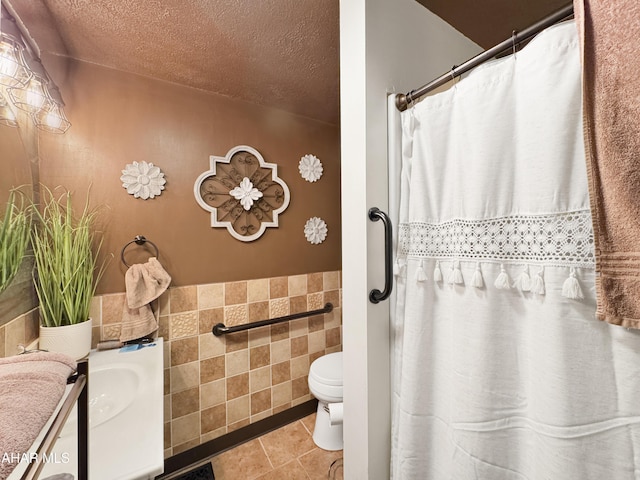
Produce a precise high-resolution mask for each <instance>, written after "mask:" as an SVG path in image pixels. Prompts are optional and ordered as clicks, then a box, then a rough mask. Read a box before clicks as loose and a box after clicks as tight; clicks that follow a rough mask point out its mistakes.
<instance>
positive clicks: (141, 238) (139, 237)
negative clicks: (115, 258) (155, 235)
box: [120, 235, 160, 267]
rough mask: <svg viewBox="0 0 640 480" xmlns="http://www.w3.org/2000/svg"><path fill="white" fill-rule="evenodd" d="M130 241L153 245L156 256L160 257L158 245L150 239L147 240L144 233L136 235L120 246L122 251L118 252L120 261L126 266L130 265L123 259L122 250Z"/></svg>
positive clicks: (137, 243)
mask: <svg viewBox="0 0 640 480" xmlns="http://www.w3.org/2000/svg"><path fill="white" fill-rule="evenodd" d="M132 243H135V244H136V245H144V244H145V243H148V244H149V245H151V246H152V247H153V249H154V250H155V251H156V258H159V257H160V251H159V250H158V247H157V245H156V244H155V243H153V242H152V241H151V240H147V239H146V238H145V237H144V235H136V236H135V238H134V239H133V240H131V241H130V242H129V243H127V244H126V245H125V246H124V247H122V252H120V259H121V260H122V263H124V264H125V265H126V266H127V267H131V265H129V264H128V263H127V262H126V260H125V259H124V251H125V250H126V249H127V247H128V246H129V245H131V244H132Z"/></svg>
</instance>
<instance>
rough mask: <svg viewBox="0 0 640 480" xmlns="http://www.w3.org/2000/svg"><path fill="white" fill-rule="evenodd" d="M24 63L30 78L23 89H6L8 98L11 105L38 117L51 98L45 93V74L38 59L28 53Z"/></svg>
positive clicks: (47, 80)
mask: <svg viewBox="0 0 640 480" xmlns="http://www.w3.org/2000/svg"><path fill="white" fill-rule="evenodd" d="M25 53H26V54H25V55H24V59H25V63H26V65H27V67H28V68H29V69H30V70H31V73H32V75H31V78H30V79H29V82H28V83H27V85H26V86H24V87H13V88H9V89H7V92H9V98H10V99H11V101H12V102H13V104H14V105H15V106H16V107H17V108H19V109H20V110H23V111H25V112H27V113H30V114H32V115H38V114H39V113H40V111H41V110H45V109H47V108H49V104H50V103H51V97H50V96H49V94H48V92H47V84H48V83H49V79H48V78H47V72H46V70H45V69H44V66H43V65H42V62H41V61H40V59H39V58H35V57H34V56H32V55H31V53H29V52H25Z"/></svg>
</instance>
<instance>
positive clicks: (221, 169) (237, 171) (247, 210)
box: [193, 145, 289, 242]
mask: <svg viewBox="0 0 640 480" xmlns="http://www.w3.org/2000/svg"><path fill="white" fill-rule="evenodd" d="M209 162H210V168H209V170H207V171H206V172H204V173H202V174H201V175H200V176H199V177H198V179H197V180H196V183H195V185H194V187H193V191H194V194H195V197H196V201H197V202H198V204H199V205H200V206H201V207H202V208H204V209H205V210H207V211H209V212H211V226H212V227H225V228H226V229H227V230H228V231H229V233H230V234H231V235H232V236H233V237H234V238H236V239H238V240H240V241H242V242H251V241H253V240H256V239H258V238H260V236H261V235H262V234H263V233H264V232H265V230H266V228H267V227H277V226H278V215H280V214H281V213H282V212H284V210H285V209H286V208H287V207H288V206H289V187H287V184H286V183H284V182H283V181H282V179H280V178H279V177H278V166H277V165H276V164H274V163H267V162H265V161H264V159H263V158H262V155H260V153H259V152H258V151H257V150H256V149H255V148H252V147H249V146H246V145H240V146H237V147H234V148H232V149H231V150H229V152H228V153H227V155H226V156H224V157H216V156H214V155H212V156H211V157H209Z"/></svg>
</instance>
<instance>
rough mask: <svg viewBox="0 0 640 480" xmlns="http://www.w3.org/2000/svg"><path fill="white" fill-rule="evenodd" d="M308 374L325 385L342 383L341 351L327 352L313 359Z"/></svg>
mask: <svg viewBox="0 0 640 480" xmlns="http://www.w3.org/2000/svg"><path fill="white" fill-rule="evenodd" d="M309 375H310V376H311V377H313V378H314V379H315V380H316V381H318V382H320V383H323V384H325V385H342V352H336V353H329V354H328V355H323V356H322V357H320V358H317V359H316V360H314V361H313V363H312V364H311V369H310V370H309Z"/></svg>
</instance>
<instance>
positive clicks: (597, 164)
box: [574, 0, 640, 328]
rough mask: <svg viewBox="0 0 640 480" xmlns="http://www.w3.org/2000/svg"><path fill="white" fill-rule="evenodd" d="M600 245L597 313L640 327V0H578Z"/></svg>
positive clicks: (591, 186) (591, 184)
mask: <svg viewBox="0 0 640 480" xmlns="http://www.w3.org/2000/svg"><path fill="white" fill-rule="evenodd" d="M574 9H575V16H576V21H577V24H578V29H579V32H580V40H581V48H582V68H583V102H584V128H585V148H586V153H587V173H588V176H589V194H590V198H591V210H592V216H593V229H594V238H595V248H596V293H597V299H598V306H597V311H596V315H597V317H598V318H599V319H600V320H604V321H606V322H609V323H613V324H616V325H622V326H625V327H631V328H640V55H638V46H639V45H640V43H639V41H638V39H639V38H640V1H638V0H615V1H612V0H574Z"/></svg>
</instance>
